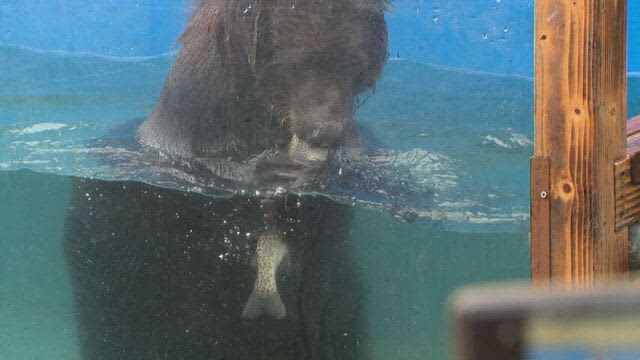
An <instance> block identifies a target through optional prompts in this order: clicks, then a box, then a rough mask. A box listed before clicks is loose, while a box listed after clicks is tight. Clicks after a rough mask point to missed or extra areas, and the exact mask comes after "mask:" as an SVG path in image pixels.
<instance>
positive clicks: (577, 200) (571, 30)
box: [534, 0, 627, 286]
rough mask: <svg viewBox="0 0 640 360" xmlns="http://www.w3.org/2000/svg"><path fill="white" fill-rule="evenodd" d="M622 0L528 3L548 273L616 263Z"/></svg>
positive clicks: (575, 278)
mask: <svg viewBox="0 0 640 360" xmlns="http://www.w3.org/2000/svg"><path fill="white" fill-rule="evenodd" d="M625 35H626V1H625V0H537V1H536V3H535V76H534V77H535V140H534V142H535V155H536V156H537V157H548V158H549V159H550V161H549V182H550V190H549V195H550V234H551V235H550V236H551V240H550V241H551V242H550V259H551V260H550V263H551V276H552V278H553V280H554V281H557V282H562V283H565V284H572V285H575V286H588V285H591V284H593V282H594V281H595V280H596V279H597V278H602V279H608V278H610V277H611V276H614V275H615V274H619V273H621V272H623V271H625V270H626V258H625V257H626V254H627V232H626V230H622V231H620V232H616V231H615V207H614V175H613V166H614V165H613V164H614V162H615V161H616V160H619V159H622V158H624V156H625V153H626V151H625V147H626V141H625V118H624V116H625V114H626V49H625V47H626V36H625Z"/></svg>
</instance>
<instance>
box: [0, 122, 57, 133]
mask: <svg viewBox="0 0 640 360" xmlns="http://www.w3.org/2000/svg"><path fill="white" fill-rule="evenodd" d="M66 127H67V124H61V123H39V124H35V125H31V126H29V127H26V128H23V129H14V130H8V131H7V133H9V134H11V135H16V136H24V135H32V134H37V133H40V132H44V131H54V130H60V129H64V128H66Z"/></svg>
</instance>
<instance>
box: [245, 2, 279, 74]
mask: <svg viewBox="0 0 640 360" xmlns="http://www.w3.org/2000/svg"><path fill="white" fill-rule="evenodd" d="M269 2H270V0H257V2H256V5H255V7H254V9H255V10H254V15H253V16H254V21H253V34H252V36H251V41H250V45H249V49H248V51H247V55H248V62H249V66H250V67H251V71H252V72H253V73H254V74H255V73H256V72H257V71H259V70H258V69H259V68H260V66H261V65H264V64H267V63H269V62H270V61H271V58H272V57H273V49H274V46H273V45H274V44H273V34H272V28H271V21H272V19H271V15H272V14H271V9H273V7H272V6H271V7H270V6H269V4H268V3H269Z"/></svg>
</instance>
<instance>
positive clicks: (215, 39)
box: [138, 0, 388, 319]
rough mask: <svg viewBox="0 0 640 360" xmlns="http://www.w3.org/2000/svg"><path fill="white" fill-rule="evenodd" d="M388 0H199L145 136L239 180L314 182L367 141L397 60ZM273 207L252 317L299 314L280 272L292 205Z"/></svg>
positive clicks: (261, 245) (260, 245) (141, 134)
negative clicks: (361, 134)
mask: <svg viewBox="0 0 640 360" xmlns="http://www.w3.org/2000/svg"><path fill="white" fill-rule="evenodd" d="M387 5H388V4H387V0H254V1H248V2H247V1H237V0H200V1H198V2H197V4H196V7H195V9H194V12H193V14H192V16H191V18H190V20H189V22H188V24H187V27H186V30H185V31H184V33H183V35H182V36H181V38H180V41H181V42H182V47H181V49H180V51H179V53H178V55H177V58H176V59H175V62H174V64H173V66H172V68H171V72H170V74H169V76H168V78H167V79H166V82H165V84H164V88H163V90H162V93H161V95H160V99H159V101H158V103H157V105H156V107H155V109H154V110H153V112H152V113H151V115H150V116H149V117H148V118H147V119H146V120H145V121H144V123H142V124H141V126H140V127H139V129H138V139H139V141H140V142H141V143H142V144H143V145H146V146H147V147H150V148H151V149H154V150H157V151H159V152H161V153H163V154H164V155H167V156H168V157H169V158H177V159H182V160H186V161H187V162H188V163H190V164H195V165H200V167H202V166H204V168H205V169H206V171H209V172H210V173H211V174H212V175H214V176H215V177H217V178H219V179H223V180H225V181H228V182H231V183H232V186H235V187H238V186H245V185H250V186H255V187H259V188H264V187H268V188H269V189H277V188H278V189H291V188H294V189H300V188H304V189H308V188H310V187H313V186H314V185H316V184H318V180H322V177H323V176H324V175H326V171H323V170H325V168H326V165H327V164H332V163H335V158H336V157H338V158H341V157H342V153H343V152H339V151H337V149H340V148H342V147H347V148H349V147H351V148H354V147H357V146H354V144H357V143H358V141H357V131H356V129H355V125H354V121H353V113H354V104H355V99H356V98H357V96H358V95H359V94H361V93H363V92H364V91H365V90H367V89H371V88H372V87H373V86H374V85H375V82H376V80H377V79H378V77H379V76H380V75H381V73H382V69H383V65H384V63H385V61H386V59H387V30H386V23H385V20H384V10H385V9H386V7H387ZM350 153H353V152H350ZM336 154H337V155H336ZM339 168H340V170H339V172H340V174H342V168H341V167H339ZM278 192H279V193H282V191H278ZM264 205H265V230H266V231H264V232H263V233H262V234H261V235H260V237H259V238H258V242H257V245H256V255H255V257H256V259H257V261H256V263H257V266H256V268H257V269H256V270H257V276H256V285H255V288H254V291H253V292H252V294H251V295H250V297H249V300H248V302H247V305H246V306H245V309H244V311H243V317H246V318H250V319H254V318H257V317H260V316H262V315H266V316H271V317H273V318H277V319H281V318H283V317H285V316H286V312H287V311H286V308H285V306H284V304H283V301H282V300H281V298H280V296H279V294H278V291H277V288H276V277H275V274H276V273H277V271H278V267H279V265H280V263H281V262H282V261H283V260H284V259H285V258H286V256H287V254H288V252H289V251H288V244H287V239H286V238H285V236H284V235H283V233H284V232H286V229H282V228H281V226H280V225H278V220H279V218H281V217H282V216H281V215H282V211H283V209H282V205H283V202H282V201H280V200H277V201H273V200H269V201H268V202H265V203H264Z"/></svg>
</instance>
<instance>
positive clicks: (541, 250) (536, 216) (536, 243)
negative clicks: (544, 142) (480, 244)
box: [531, 157, 551, 285]
mask: <svg viewBox="0 0 640 360" xmlns="http://www.w3.org/2000/svg"><path fill="white" fill-rule="evenodd" d="M550 230H551V229H550V228H549V158H540V157H534V158H533V159H531V279H532V280H533V283H534V284H536V285H549V280H550V279H551V262H550V261H551V257H550V256H551V253H550V245H551V239H550Z"/></svg>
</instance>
